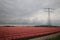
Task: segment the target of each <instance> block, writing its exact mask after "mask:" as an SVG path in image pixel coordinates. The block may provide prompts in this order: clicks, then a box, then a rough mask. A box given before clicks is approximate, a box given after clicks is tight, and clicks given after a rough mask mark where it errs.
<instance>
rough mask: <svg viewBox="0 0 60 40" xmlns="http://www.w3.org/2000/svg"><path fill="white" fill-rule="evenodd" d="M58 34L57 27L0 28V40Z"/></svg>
mask: <svg viewBox="0 0 60 40" xmlns="http://www.w3.org/2000/svg"><path fill="white" fill-rule="evenodd" d="M54 32H60V28H59V27H0V40H11V39H17V38H24V37H30V36H38V35H44V34H49V33H54Z"/></svg>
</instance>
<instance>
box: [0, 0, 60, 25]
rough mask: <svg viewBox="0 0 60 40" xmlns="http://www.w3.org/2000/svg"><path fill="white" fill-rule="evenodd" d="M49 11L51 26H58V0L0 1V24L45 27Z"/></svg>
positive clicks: (59, 4)
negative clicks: (49, 11)
mask: <svg viewBox="0 0 60 40" xmlns="http://www.w3.org/2000/svg"><path fill="white" fill-rule="evenodd" d="M44 8H53V9H54V10H51V11H53V12H51V16H50V17H51V24H52V25H58V26H60V0H0V24H3V25H4V24H9V25H10V24H19V25H47V24H48V12H46V11H47V10H46V9H44Z"/></svg>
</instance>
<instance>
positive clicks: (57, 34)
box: [29, 32, 60, 40]
mask: <svg viewBox="0 0 60 40" xmlns="http://www.w3.org/2000/svg"><path fill="white" fill-rule="evenodd" d="M57 36H60V32H59V33H55V34H51V35H48V36H43V37H38V38H33V39H29V40H45V39H49V38H56V37H57Z"/></svg>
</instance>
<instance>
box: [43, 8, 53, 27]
mask: <svg viewBox="0 0 60 40" xmlns="http://www.w3.org/2000/svg"><path fill="white" fill-rule="evenodd" d="M44 9H47V12H48V27H50V26H51V23H50V22H51V21H50V13H51V12H52V11H51V10H54V9H52V8H44Z"/></svg>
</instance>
